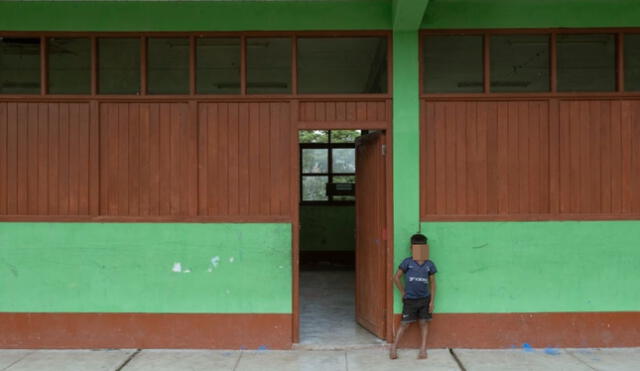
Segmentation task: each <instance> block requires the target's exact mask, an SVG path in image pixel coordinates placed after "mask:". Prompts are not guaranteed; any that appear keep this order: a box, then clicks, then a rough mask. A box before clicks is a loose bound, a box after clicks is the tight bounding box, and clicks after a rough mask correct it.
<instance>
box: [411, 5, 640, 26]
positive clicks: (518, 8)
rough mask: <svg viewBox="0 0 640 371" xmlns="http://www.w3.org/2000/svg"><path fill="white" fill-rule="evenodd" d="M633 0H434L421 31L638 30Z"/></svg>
mask: <svg viewBox="0 0 640 371" xmlns="http://www.w3.org/2000/svg"><path fill="white" fill-rule="evenodd" d="M638 26H640V1H637V0H435V1H431V2H430V3H429V7H428V8H427V12H426V15H425V17H424V19H423V22H422V28H425V29H447V28H451V29H473V28H480V29H482V28H556V27H575V28H583V27H584V28H589V27H638Z"/></svg>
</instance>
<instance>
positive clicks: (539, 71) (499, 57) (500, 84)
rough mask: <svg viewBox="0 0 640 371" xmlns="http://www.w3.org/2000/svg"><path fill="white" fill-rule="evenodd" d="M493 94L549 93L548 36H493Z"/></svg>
mask: <svg viewBox="0 0 640 371" xmlns="http://www.w3.org/2000/svg"><path fill="white" fill-rule="evenodd" d="M490 45H491V91H492V92H545V91H549V35H493V36H491V44H490Z"/></svg>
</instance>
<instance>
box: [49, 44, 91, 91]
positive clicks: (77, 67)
mask: <svg viewBox="0 0 640 371" xmlns="http://www.w3.org/2000/svg"><path fill="white" fill-rule="evenodd" d="M47 54H48V55H49V61H48V63H49V86H48V92H49V93H51V94H90V93H91V41H90V40H89V39H87V38H51V39H47Z"/></svg>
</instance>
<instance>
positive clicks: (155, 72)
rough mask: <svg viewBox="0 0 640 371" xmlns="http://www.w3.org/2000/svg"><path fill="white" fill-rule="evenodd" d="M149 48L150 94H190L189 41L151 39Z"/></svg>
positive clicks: (148, 73) (148, 75)
mask: <svg viewBox="0 0 640 371" xmlns="http://www.w3.org/2000/svg"><path fill="white" fill-rule="evenodd" d="M147 48H148V50H147V53H148V62H147V63H148V70H147V80H148V84H147V88H148V90H149V94H188V93H189V39H188V38H186V37H181V38H176V37H174V38H150V39H149V41H148V46H147Z"/></svg>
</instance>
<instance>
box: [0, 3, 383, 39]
mask: <svg viewBox="0 0 640 371" xmlns="http://www.w3.org/2000/svg"><path fill="white" fill-rule="evenodd" d="M0 14H2V16H1V17H0V30H4V31H245V30H258V31H274V30H285V31H288V30H358V29H362V30H371V29H374V30H375V29H389V28H390V24H391V3H390V1H389V0H329V1H259V2H258V1H234V2H232V1H154V2H149V1H55V2H46V1H27V2H25V1H4V2H0Z"/></svg>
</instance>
